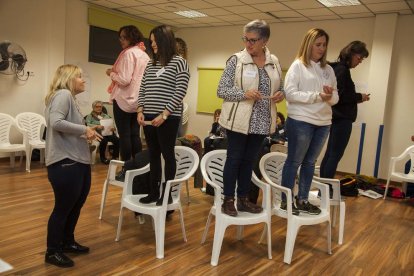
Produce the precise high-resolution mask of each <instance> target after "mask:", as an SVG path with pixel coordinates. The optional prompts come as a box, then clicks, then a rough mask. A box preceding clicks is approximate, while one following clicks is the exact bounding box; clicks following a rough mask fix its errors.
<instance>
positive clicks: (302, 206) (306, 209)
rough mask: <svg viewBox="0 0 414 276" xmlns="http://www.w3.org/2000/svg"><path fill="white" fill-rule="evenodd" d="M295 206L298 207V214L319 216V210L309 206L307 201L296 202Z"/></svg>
mask: <svg viewBox="0 0 414 276" xmlns="http://www.w3.org/2000/svg"><path fill="white" fill-rule="evenodd" d="M296 206H298V209H299V212H302V213H307V214H309V215H319V214H320V213H321V209H319V208H318V207H316V206H315V205H312V204H310V203H309V201H307V200H296Z"/></svg>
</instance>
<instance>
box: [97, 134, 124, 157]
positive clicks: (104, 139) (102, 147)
mask: <svg viewBox="0 0 414 276" xmlns="http://www.w3.org/2000/svg"><path fill="white" fill-rule="evenodd" d="M108 142H111V143H112V144H113V145H114V147H113V149H114V152H113V156H112V158H116V159H117V158H118V157H119V138H118V137H117V136H116V135H115V134H112V135H109V136H102V140H101V142H100V143H99V157H100V158H101V160H102V161H103V160H105V151H106V146H107V145H108Z"/></svg>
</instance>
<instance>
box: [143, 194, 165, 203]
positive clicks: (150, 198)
mask: <svg viewBox="0 0 414 276" xmlns="http://www.w3.org/2000/svg"><path fill="white" fill-rule="evenodd" d="M159 197H160V195H159V194H148V195H147V196H146V197H142V198H140V199H139V202H141V203H144V204H150V203H153V202H157V200H158V198H159Z"/></svg>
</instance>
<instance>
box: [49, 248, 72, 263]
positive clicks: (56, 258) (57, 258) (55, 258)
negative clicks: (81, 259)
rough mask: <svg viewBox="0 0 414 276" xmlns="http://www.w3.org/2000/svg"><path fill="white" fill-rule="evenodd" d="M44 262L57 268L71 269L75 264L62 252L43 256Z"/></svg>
mask: <svg viewBox="0 0 414 276" xmlns="http://www.w3.org/2000/svg"><path fill="white" fill-rule="evenodd" d="M45 262H46V263H48V264H52V265H55V266H59V267H72V266H73V265H74V264H75V263H74V262H73V261H72V260H71V259H70V258H69V257H68V256H66V255H65V254H63V253H62V252H49V251H47V252H46V254H45Z"/></svg>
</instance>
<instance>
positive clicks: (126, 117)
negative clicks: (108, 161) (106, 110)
mask: <svg viewBox="0 0 414 276" xmlns="http://www.w3.org/2000/svg"><path fill="white" fill-rule="evenodd" d="M113 108H114V120H115V124H116V127H117V129H118V135H119V146H120V151H121V160H124V161H127V160H130V159H133V158H134V157H135V154H137V153H138V152H140V151H141V150H142V143H141V139H140V138H139V125H138V121H137V113H136V112H134V113H128V112H125V111H123V110H122V109H121V108H120V107H119V106H118V104H117V103H116V101H114V103H113Z"/></svg>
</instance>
